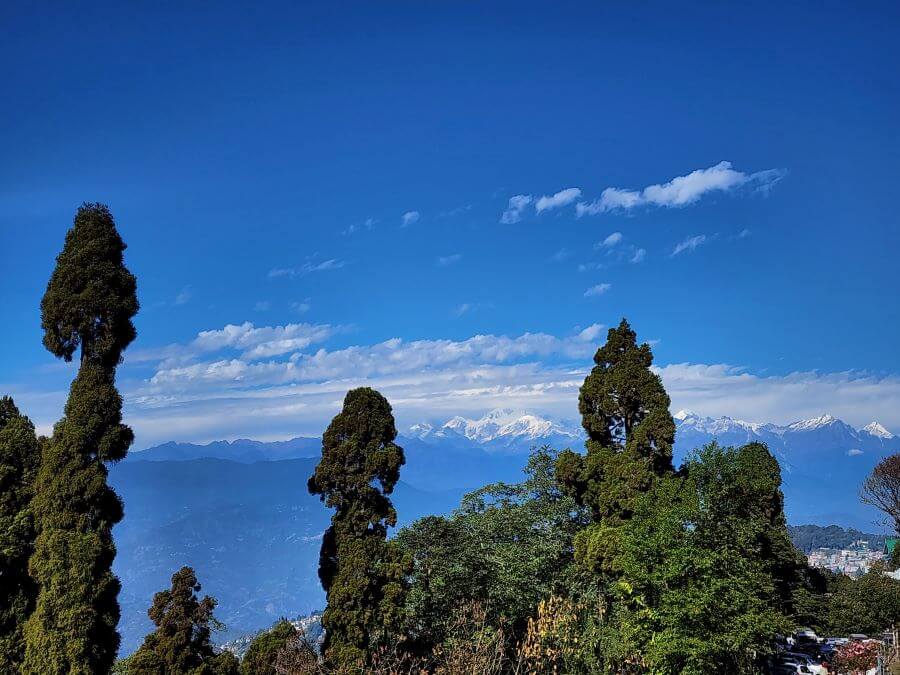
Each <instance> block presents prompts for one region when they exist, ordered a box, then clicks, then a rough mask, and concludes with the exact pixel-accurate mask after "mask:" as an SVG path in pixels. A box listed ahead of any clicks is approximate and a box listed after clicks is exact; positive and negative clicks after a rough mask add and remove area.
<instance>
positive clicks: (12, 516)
mask: <svg viewBox="0 0 900 675" xmlns="http://www.w3.org/2000/svg"><path fill="white" fill-rule="evenodd" d="M40 453H41V450H40V445H39V441H38V438H37V436H35V433H34V425H33V424H32V423H31V421H30V420H29V419H28V418H27V417H25V416H24V415H22V414H21V413H20V412H19V409H18V408H17V407H16V404H15V403H14V402H13V400H12V399H11V398H10V397H8V396H4V397H2V398H0V671H2V672H8V673H12V672H16V671H18V670H19V667H20V665H21V662H22V658H23V657H24V655H25V639H24V635H23V627H24V625H25V621H26V619H27V618H28V616H29V615H30V614H31V611H32V610H33V608H34V601H35V597H36V596H37V588H36V586H35V584H34V582H33V581H32V579H31V577H29V575H28V558H29V557H30V556H31V553H32V551H33V549H34V525H33V521H32V518H31V513H30V509H29V503H30V501H31V498H32V496H33V493H34V479H35V476H36V474H37V470H38V464H39V463H40Z"/></svg>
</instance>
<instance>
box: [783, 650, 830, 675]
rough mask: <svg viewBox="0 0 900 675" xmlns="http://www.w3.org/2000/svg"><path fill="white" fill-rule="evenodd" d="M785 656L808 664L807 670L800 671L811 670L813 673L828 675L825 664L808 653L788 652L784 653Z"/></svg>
mask: <svg viewBox="0 0 900 675" xmlns="http://www.w3.org/2000/svg"><path fill="white" fill-rule="evenodd" d="M784 658H785V659H789V660H790V661H791V662H796V663H798V664H800V665H803V666H806V668H807V670H806V671H799V672H809V673H813V675H827V673H828V669H827V668H826V667H825V666H823V665H822V664H821V663H818V662H817V661H816V660H815V659H814V658H812V657H811V656H807V655H806V654H801V653H800V652H788V653H786V654H785V655H784Z"/></svg>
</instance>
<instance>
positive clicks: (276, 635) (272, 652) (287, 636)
mask: <svg viewBox="0 0 900 675" xmlns="http://www.w3.org/2000/svg"><path fill="white" fill-rule="evenodd" d="M298 636H299V632H298V631H297V629H296V628H294V625H293V624H292V623H291V622H290V621H288V620H287V619H282V620H281V621H279V622H278V623H276V624H275V625H274V626H272V628H271V629H269V630H267V631H265V632H263V633H260V634H259V635H257V636H256V637H255V638H253V642H251V643H250V646H249V647H248V648H247V653H246V654H244V659H243V661H242V662H241V674H242V675H276V671H275V663H276V661H277V660H278V654H279V652H281V651H282V650H283V649H284V648H285V647H287V646H288V645H289V644H291V642H292V641H293V640H296V639H297V637H298Z"/></svg>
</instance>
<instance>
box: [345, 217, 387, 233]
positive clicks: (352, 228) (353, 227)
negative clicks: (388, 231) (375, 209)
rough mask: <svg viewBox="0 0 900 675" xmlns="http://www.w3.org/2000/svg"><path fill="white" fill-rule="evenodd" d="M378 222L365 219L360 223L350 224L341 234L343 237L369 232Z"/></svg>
mask: <svg viewBox="0 0 900 675" xmlns="http://www.w3.org/2000/svg"><path fill="white" fill-rule="evenodd" d="M377 222H378V221H377V220H375V219H374V218H366V219H365V220H364V221H363V222H362V223H351V224H350V225H349V226H347V229H346V230H344V231H343V232H341V234H343V235H351V234H354V233H356V232H359V231H360V230H371V229H372V228H373V227H375V223H377Z"/></svg>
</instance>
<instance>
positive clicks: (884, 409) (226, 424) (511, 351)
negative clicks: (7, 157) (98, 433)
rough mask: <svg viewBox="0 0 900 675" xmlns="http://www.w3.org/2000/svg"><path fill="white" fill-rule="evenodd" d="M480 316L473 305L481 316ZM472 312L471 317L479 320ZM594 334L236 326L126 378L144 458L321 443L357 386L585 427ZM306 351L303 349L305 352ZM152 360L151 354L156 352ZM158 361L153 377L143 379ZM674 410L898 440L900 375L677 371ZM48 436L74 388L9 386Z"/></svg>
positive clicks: (405, 412)
mask: <svg viewBox="0 0 900 675" xmlns="http://www.w3.org/2000/svg"><path fill="white" fill-rule="evenodd" d="M471 306H472V307H474V306H475V305H471ZM470 311H471V310H470ZM604 330H605V329H604V328H603V326H601V325H599V324H594V325H591V326H588V327H586V328H578V329H575V330H574V331H573V332H572V333H571V334H570V335H566V336H562V337H559V336H555V335H550V334H546V333H524V334H521V335H518V336H502V335H475V336H472V337H470V338H468V339H463V340H443V339H432V340H416V341H406V340H402V339H391V340H386V341H384V342H380V343H377V344H371V345H365V344H361V345H354V346H350V347H340V348H334V349H332V348H325V347H320V346H318V345H316V344H315V343H317V342H322V341H323V340H326V339H327V338H328V336H331V335H334V334H336V333H338V332H340V329H339V327H332V326H324V325H313V324H288V325H285V326H259V327H257V326H254V325H253V324H250V323H245V324H240V325H229V326H225V327H223V328H221V329H217V330H211V331H204V332H203V333H201V334H199V335H198V336H197V338H196V339H195V340H192V341H190V342H187V343H185V344H182V345H172V346H170V347H166V348H162V349H157V350H147V351H146V352H145V354H144V357H143V359H137V360H136V359H135V356H136V353H135V352H130V353H128V354H127V358H126V362H125V364H124V365H123V367H122V370H121V373H120V375H121V376H120V379H119V386H120V387H121V389H122V391H123V394H124V396H125V403H126V405H125V418H126V421H127V422H128V424H130V425H132V426H133V428H134V429H135V431H136V433H137V434H138V443H137V445H136V446H135V447H136V448H142V447H147V446H148V445H152V444H154V443H158V442H163V441H167V440H181V441H198V442H203V441H208V440H213V439H217V438H239V437H248V436H249V437H252V438H261V439H275V438H282V439H283V438H289V437H292V436H296V435H300V434H309V435H312V434H320V433H321V432H322V429H324V427H325V425H326V424H327V422H328V420H329V419H330V418H331V417H332V416H333V415H334V414H335V413H336V412H337V410H338V409H339V407H340V403H341V400H342V398H343V395H344V393H345V392H346V391H347V390H348V389H350V388H352V387H355V386H371V387H375V388H377V389H378V390H380V391H382V392H383V393H384V394H385V396H387V397H388V399H389V400H390V401H391V403H392V405H393V406H394V412H395V414H396V415H397V418H398V425H400V426H403V425H405V424H411V423H413V422H417V421H421V420H422V419H433V418H435V417H437V418H440V417H444V416H446V417H450V416H452V415H456V414H463V415H467V416H473V415H475V416H477V415H480V414H482V413H484V412H485V411H486V410H488V409H491V408H494V407H521V408H527V409H530V410H534V411H535V412H537V413H540V414H546V415H552V416H557V417H563V418H569V419H575V418H577V416H578V388H579V387H580V386H581V383H582V382H583V380H584V377H585V375H586V374H587V373H588V372H589V371H590V368H591V366H592V365H593V364H592V362H591V357H592V356H593V354H594V352H595V350H596V348H597V346H598V345H599V344H600V343H601V342H602V341H603V338H604ZM304 343H306V344H307V346H306V347H300V345H302V344H304ZM151 351H153V352H154V354H155V356H154V354H151V353H150V352H151ZM151 358H153V359H154V361H153V364H154V368H153V371H152V373H153V376H152V377H147V378H144V375H143V374H141V376H140V378H141V379H136V376H135V369H136V368H137V369H138V372H140V373H143V372H144V371H143V370H142V369H143V367H144V366H141V365H140V364H141V363H144V364H146V363H147V361H148V360H149V359H151ZM655 370H656V372H658V373H659V374H660V376H661V377H662V379H663V382H664V384H665V386H666V389H667V391H668V393H669V395H670V397H671V399H672V410H678V409H680V408H688V409H692V410H696V411H697V412H699V413H701V414H705V415H711V416H713V417H717V416H720V415H730V416H733V417H739V418H741V419H745V420H748V421H753V422H770V421H771V422H775V423H777V424H786V423H790V422H793V421H796V420H799V419H806V418H810V417H815V416H818V415H821V414H822V413H823V412H830V413H831V414H833V415H835V416H837V417H840V418H842V419H844V420H845V421H847V422H848V423H850V424H852V425H854V426H857V427H861V426H862V425H864V424H866V423H868V422H869V421H871V420H872V419H873V418H874V419H877V420H879V421H880V422H881V423H882V424H884V425H885V426H886V427H887V428H888V429H890V430H892V431H894V432H898V431H900V376H898V375H873V374H870V373H860V372H854V371H848V372H837V373H822V372H814V371H812V372H794V373H787V374H778V375H764V374H758V373H754V372H751V371H748V370H747V369H744V368H740V367H735V366H732V365H728V364H699V363H674V364H669V365H664V366H661V367H659V368H656V369H655ZM7 389H9V390H10V392H11V393H12V394H14V395H15V397H16V400H17V402H18V403H19V404H20V405H21V406H22V407H23V409H27V410H29V412H30V413H31V414H32V417H33V419H34V420H35V422H36V424H37V425H38V426H39V428H40V429H42V430H43V431H47V430H49V429H50V426H51V425H52V423H53V421H54V420H56V419H58V418H59V416H60V415H61V414H62V406H63V404H64V402H65V397H66V392H65V390H64V389H63V390H60V391H52V392H36V393H35V392H28V391H27V390H26V391H23V390H22V388H21V387H19V388H15V387H7Z"/></svg>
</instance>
